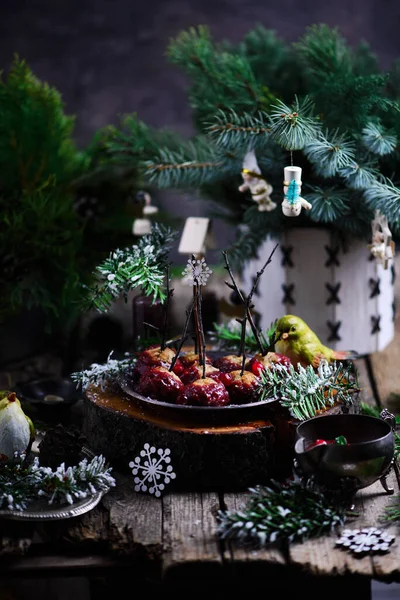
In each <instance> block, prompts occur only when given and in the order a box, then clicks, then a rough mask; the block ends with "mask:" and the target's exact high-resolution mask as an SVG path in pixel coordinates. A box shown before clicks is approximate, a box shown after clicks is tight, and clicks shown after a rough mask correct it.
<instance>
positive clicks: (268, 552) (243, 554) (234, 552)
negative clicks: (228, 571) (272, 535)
mask: <svg viewBox="0 0 400 600" xmlns="http://www.w3.org/2000/svg"><path fill="white" fill-rule="evenodd" d="M249 498H250V494H249V493H230V494H224V505H225V506H226V509H227V510H232V511H236V510H240V509H242V508H244V507H245V506H246V504H247V502H248V500H249ZM224 559H225V560H226V561H228V562H230V563H235V564H236V565H237V566H238V565H239V564H240V563H242V567H243V566H245V565H246V563H257V562H265V563H269V564H274V565H284V564H286V561H285V558H284V556H283V554H282V552H280V551H279V550H278V549H277V548H268V549H265V548H260V549H253V548H247V547H243V546H239V545H237V544H234V543H227V544H225V552H224Z"/></svg>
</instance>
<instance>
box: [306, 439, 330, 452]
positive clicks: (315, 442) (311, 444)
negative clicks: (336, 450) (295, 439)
mask: <svg viewBox="0 0 400 600" xmlns="http://www.w3.org/2000/svg"><path fill="white" fill-rule="evenodd" d="M327 445H328V442H327V441H326V440H313V441H312V442H309V443H308V444H307V450H311V449H312V448H316V447H317V446H327Z"/></svg>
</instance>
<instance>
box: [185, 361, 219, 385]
mask: <svg viewBox="0 0 400 600" xmlns="http://www.w3.org/2000/svg"><path fill="white" fill-rule="evenodd" d="M220 374H221V371H220V370H219V369H216V368H215V367H213V366H212V365H208V364H207V365H206V372H205V375H206V377H210V378H211V379H215V380H217V381H218V380H219V375H220ZM179 377H180V379H181V381H182V382H183V383H184V384H185V385H186V384H188V383H192V382H193V381H196V379H201V377H203V365H196V364H194V365H192V366H190V367H188V368H187V369H185V370H184V371H183V373H182V374H181V375H180V376H179Z"/></svg>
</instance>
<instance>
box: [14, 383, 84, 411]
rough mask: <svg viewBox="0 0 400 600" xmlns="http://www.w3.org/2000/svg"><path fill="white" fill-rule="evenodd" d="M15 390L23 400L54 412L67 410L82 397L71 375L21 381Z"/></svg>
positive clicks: (40, 408)
mask: <svg viewBox="0 0 400 600" xmlns="http://www.w3.org/2000/svg"><path fill="white" fill-rule="evenodd" d="M15 391H16V393H17V396H18V398H19V399H20V400H21V401H22V402H26V403H28V404H31V405H32V406H34V407H36V408H38V409H39V410H43V411H44V410H45V411H46V412H52V413H53V412H54V413H59V412H60V411H65V409H67V408H70V407H71V406H72V405H73V404H75V402H77V401H78V400H79V399H80V398H81V397H82V393H81V391H80V390H79V389H77V387H76V382H74V381H72V379H70V378H69V377H63V378H60V379H38V380H35V381H28V382H25V383H20V384H17V386H16V390H15Z"/></svg>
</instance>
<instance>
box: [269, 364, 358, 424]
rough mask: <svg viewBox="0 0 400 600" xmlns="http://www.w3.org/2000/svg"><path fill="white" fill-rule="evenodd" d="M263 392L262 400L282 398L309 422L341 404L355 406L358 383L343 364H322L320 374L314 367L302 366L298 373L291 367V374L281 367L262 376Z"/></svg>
mask: <svg viewBox="0 0 400 600" xmlns="http://www.w3.org/2000/svg"><path fill="white" fill-rule="evenodd" d="M259 391H260V400H266V399H269V398H278V399H279V401H280V403H281V405H282V406H284V407H285V408H287V409H288V410H289V412H290V414H291V415H292V416H293V417H294V418H295V419H298V420H300V421H305V420H306V419H311V418H312V417H315V416H316V414H317V413H318V411H321V410H325V409H326V408H329V407H330V406H333V405H334V404H336V403H337V402H340V403H341V404H343V405H345V406H349V405H351V404H352V403H353V396H354V392H356V391H358V383H357V380H354V375H352V367H351V366H350V367H344V366H343V364H342V363H338V364H337V365H336V364H334V365H328V364H327V363H324V362H322V363H321V365H320V366H319V367H318V371H315V369H314V368H313V367H312V366H311V365H309V366H308V367H305V368H304V367H302V366H301V365H298V368H297V370H296V369H295V368H294V366H293V365H290V368H289V370H287V368H286V367H283V366H282V365H279V364H278V365H276V366H275V368H274V369H265V370H264V371H262V372H261V376H260V384H259Z"/></svg>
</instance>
